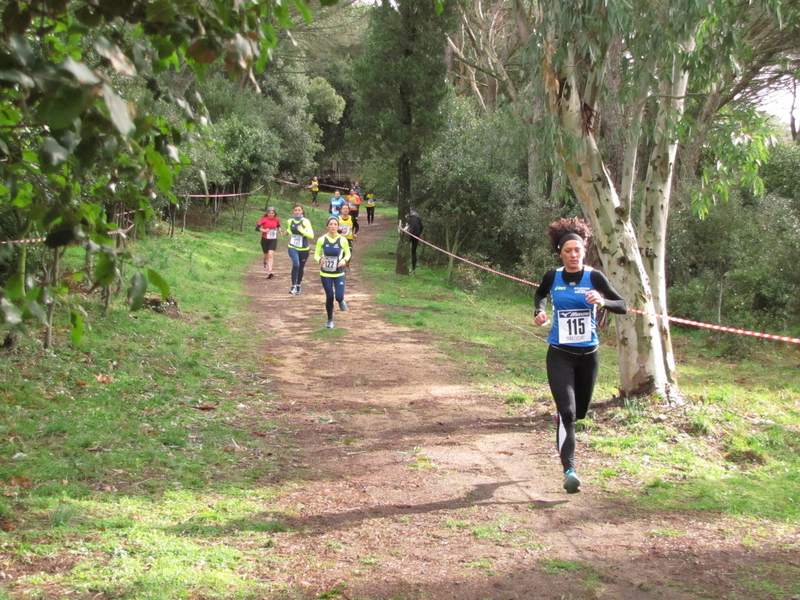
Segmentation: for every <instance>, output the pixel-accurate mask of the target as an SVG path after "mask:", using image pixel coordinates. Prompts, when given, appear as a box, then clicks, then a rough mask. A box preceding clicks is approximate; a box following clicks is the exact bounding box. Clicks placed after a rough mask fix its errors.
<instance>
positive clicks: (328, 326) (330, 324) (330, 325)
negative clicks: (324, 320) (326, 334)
mask: <svg viewBox="0 0 800 600" xmlns="http://www.w3.org/2000/svg"><path fill="white" fill-rule="evenodd" d="M325 328H326V329H333V319H331V320H330V321H328V324H327V325H325Z"/></svg>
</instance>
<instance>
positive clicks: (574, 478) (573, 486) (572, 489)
mask: <svg viewBox="0 0 800 600" xmlns="http://www.w3.org/2000/svg"><path fill="white" fill-rule="evenodd" d="M580 487H581V480H580V479H578V474H577V473H576V472H575V469H569V470H568V471H566V472H565V473H564V489H565V490H567V493H568V494H577V493H578V492H579V491H580V489H578V488H580Z"/></svg>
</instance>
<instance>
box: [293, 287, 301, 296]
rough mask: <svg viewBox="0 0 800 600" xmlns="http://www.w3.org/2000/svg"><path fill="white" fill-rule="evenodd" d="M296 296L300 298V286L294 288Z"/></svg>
mask: <svg viewBox="0 0 800 600" xmlns="http://www.w3.org/2000/svg"><path fill="white" fill-rule="evenodd" d="M294 295H295V296H299V295H300V286H299V285H296V286H294Z"/></svg>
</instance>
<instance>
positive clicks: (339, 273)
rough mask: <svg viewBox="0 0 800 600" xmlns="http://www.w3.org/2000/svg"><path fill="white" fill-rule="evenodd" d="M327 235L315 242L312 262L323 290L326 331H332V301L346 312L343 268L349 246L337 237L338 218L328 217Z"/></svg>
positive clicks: (341, 238) (347, 257)
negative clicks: (317, 266) (317, 267)
mask: <svg viewBox="0 0 800 600" xmlns="http://www.w3.org/2000/svg"><path fill="white" fill-rule="evenodd" d="M326 228H327V230H328V231H327V233H326V234H325V235H323V236H322V237H321V238H319V239H318V240H317V247H316V249H315V250H314V260H316V261H317V262H318V263H319V276H320V279H321V280H322V289H324V290H325V310H326V311H327V313H328V324H327V325H325V327H327V328H328V329H333V299H334V298H336V301H337V302H338V303H339V308H340V309H341V310H347V302H345V301H344V284H345V274H344V268H345V267H346V266H347V261H348V260H350V244H348V243H347V238H346V237H344V236H343V235H339V218H338V217H328V222H327V223H326Z"/></svg>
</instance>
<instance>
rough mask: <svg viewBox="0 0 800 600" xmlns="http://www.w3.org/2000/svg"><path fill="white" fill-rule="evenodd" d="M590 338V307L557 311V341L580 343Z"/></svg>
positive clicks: (561, 342)
mask: <svg viewBox="0 0 800 600" xmlns="http://www.w3.org/2000/svg"><path fill="white" fill-rule="evenodd" d="M591 339H592V309H591V308H581V309H575V310H560V311H558V343H559V344H580V343H581V342H589V341H591Z"/></svg>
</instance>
